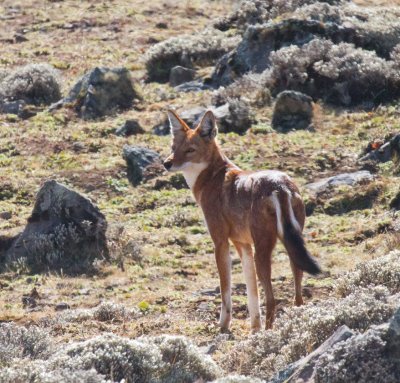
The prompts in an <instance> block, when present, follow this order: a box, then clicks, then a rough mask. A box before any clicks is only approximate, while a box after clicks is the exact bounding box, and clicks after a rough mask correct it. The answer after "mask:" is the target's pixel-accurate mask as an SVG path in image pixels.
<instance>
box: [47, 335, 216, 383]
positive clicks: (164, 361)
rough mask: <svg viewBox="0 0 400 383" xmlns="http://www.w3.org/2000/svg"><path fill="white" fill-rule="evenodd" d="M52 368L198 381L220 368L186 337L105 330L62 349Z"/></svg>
mask: <svg viewBox="0 0 400 383" xmlns="http://www.w3.org/2000/svg"><path fill="white" fill-rule="evenodd" d="M49 363H50V364H49V368H51V369H55V370H59V369H73V368H76V369H78V370H90V369H91V368H94V369H95V370H96V371H97V373H99V374H101V375H104V376H105V377H106V378H107V379H110V380H111V381H113V382H114V381H116V382H119V381H121V380H122V379H125V380H126V381H127V382H141V383H142V382H143V383H145V382H176V383H184V382H195V381H197V380H212V379H215V378H216V377H217V376H218V375H219V372H220V370H219V368H218V367H217V366H216V364H215V363H214V362H213V361H212V359H211V358H210V357H209V356H205V355H203V354H202V353H201V352H200V350H198V349H197V348H196V347H195V346H194V345H193V344H192V343H191V342H189V341H188V340H186V339H185V338H183V337H175V336H160V337H155V338H145V337H143V338H139V339H136V340H130V339H126V338H121V337H118V336H115V335H112V334H105V335H101V336H98V337H95V338H93V339H90V340H88V341H85V342H78V343H73V344H71V345H67V346H65V347H64V348H63V349H61V350H60V351H59V352H58V353H57V354H56V355H55V356H54V357H53V358H52V359H51V360H50V361H49Z"/></svg>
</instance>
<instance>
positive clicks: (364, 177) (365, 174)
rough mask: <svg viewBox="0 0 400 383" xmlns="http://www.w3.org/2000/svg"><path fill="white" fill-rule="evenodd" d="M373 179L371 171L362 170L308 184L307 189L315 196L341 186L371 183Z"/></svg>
mask: <svg viewBox="0 0 400 383" xmlns="http://www.w3.org/2000/svg"><path fill="white" fill-rule="evenodd" d="M373 179H374V176H373V175H372V174H371V173H370V172H369V171H367V170H360V171H358V172H354V173H343V174H338V175H336V176H333V177H329V178H324V179H322V180H320V181H317V182H313V183H311V184H307V185H306V186H305V187H306V189H308V190H309V191H311V192H313V193H315V194H320V193H323V192H325V191H326V190H328V189H330V188H334V187H336V186H339V185H348V186H354V185H357V184H364V183H369V182H370V181H372V180H373Z"/></svg>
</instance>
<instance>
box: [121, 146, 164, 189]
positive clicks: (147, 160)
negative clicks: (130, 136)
mask: <svg viewBox="0 0 400 383" xmlns="http://www.w3.org/2000/svg"><path fill="white" fill-rule="evenodd" d="M122 156H123V158H124V159H125V161H126V165H127V173H128V180H129V182H130V183H131V184H132V185H133V186H137V185H139V184H140V182H142V181H143V180H144V179H145V178H146V179H147V178H151V176H152V175H155V174H158V173H160V172H161V170H162V169H163V167H162V165H161V158H160V155H159V154H158V153H156V152H155V151H153V150H150V149H147V148H142V147H140V146H129V145H125V146H124V148H123V153H122Z"/></svg>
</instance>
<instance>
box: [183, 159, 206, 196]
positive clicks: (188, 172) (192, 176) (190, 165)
mask: <svg viewBox="0 0 400 383" xmlns="http://www.w3.org/2000/svg"><path fill="white" fill-rule="evenodd" d="M207 166H208V164H207V163H206V162H199V163H194V162H187V163H186V164H185V167H184V169H182V173H183V176H184V177H185V180H186V183H187V184H188V186H189V187H190V189H191V190H193V188H194V185H195V183H196V181H197V178H198V177H199V175H200V173H201V172H202V171H203V170H204V169H205V168H206V167H207Z"/></svg>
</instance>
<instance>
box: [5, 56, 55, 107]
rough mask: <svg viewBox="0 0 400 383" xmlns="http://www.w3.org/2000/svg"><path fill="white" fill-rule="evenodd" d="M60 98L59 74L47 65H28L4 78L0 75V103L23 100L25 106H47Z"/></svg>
mask: <svg viewBox="0 0 400 383" xmlns="http://www.w3.org/2000/svg"><path fill="white" fill-rule="evenodd" d="M2 77H3V78H2ZM60 98H61V81H60V77H59V74H58V72H57V71H56V70H55V69H54V68H53V67H52V66H50V65H48V64H29V65H26V66H24V67H21V68H18V69H16V70H14V71H12V72H10V73H9V74H8V75H6V76H4V74H0V101H2V100H3V101H4V100H8V101H14V100H23V101H25V102H26V103H27V104H34V105H41V104H44V105H49V104H51V103H53V102H55V101H58V100H59V99H60Z"/></svg>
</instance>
